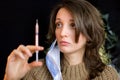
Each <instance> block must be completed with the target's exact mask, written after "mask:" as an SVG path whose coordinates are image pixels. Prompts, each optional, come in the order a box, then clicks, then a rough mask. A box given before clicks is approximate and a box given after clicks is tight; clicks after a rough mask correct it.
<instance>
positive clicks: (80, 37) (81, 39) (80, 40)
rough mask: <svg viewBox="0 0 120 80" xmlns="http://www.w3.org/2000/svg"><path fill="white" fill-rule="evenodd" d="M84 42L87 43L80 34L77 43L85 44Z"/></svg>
mask: <svg viewBox="0 0 120 80" xmlns="http://www.w3.org/2000/svg"><path fill="white" fill-rule="evenodd" d="M86 41H87V39H86V37H85V36H84V35H82V34H80V36H79V42H80V43H81V42H82V43H83V44H86Z"/></svg>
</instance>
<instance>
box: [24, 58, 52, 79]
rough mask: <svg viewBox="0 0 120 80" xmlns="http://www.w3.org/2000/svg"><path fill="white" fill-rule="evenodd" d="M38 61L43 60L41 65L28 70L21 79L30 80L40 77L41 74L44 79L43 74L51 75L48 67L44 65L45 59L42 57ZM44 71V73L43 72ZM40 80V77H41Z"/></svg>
mask: <svg viewBox="0 0 120 80" xmlns="http://www.w3.org/2000/svg"><path fill="white" fill-rule="evenodd" d="M40 61H42V62H43V65H42V66H40V67H35V68H33V69H32V70H30V71H29V72H28V73H27V74H26V75H25V77H24V78H23V80H31V79H35V80H36V79H41V76H42V77H44V80H46V79H45V76H46V78H48V77H51V75H50V73H49V71H48V68H47V66H46V63H45V60H44V59H41V60H40ZM43 73H44V74H43ZM41 80H42V79H41Z"/></svg>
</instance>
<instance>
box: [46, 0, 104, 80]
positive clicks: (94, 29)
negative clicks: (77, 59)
mask: <svg viewBox="0 0 120 80" xmlns="http://www.w3.org/2000/svg"><path fill="white" fill-rule="evenodd" d="M60 8H66V9H67V10H68V11H70V12H71V13H72V15H73V18H74V22H75V25H76V32H75V41H76V43H77V42H78V38H79V35H80V33H82V34H83V35H84V36H86V38H87V44H86V50H85V54H84V58H83V59H84V63H85V66H86V70H87V71H88V73H89V75H88V79H94V78H95V77H96V76H99V74H100V73H101V72H102V71H103V70H104V68H105V64H104V63H103V62H102V60H101V58H100V55H99V49H100V48H101V46H102V45H103V44H104V40H105V31H104V23H103V20H102V17H101V14H100V12H99V11H98V10H97V9H96V8H95V7H94V6H93V5H92V4H90V3H89V2H87V1H86V0H63V1H62V3H60V4H58V5H57V6H55V8H54V9H53V11H52V13H51V17H50V27H49V32H48V38H49V40H50V41H53V40H54V39H55V28H56V26H55V19H56V14H57V12H58V11H59V9H60Z"/></svg>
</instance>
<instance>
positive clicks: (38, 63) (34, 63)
mask: <svg viewBox="0 0 120 80" xmlns="http://www.w3.org/2000/svg"><path fill="white" fill-rule="evenodd" d="M42 65H43V62H41V61H39V62H36V61H33V62H32V63H29V69H32V68H34V67H37V66H42Z"/></svg>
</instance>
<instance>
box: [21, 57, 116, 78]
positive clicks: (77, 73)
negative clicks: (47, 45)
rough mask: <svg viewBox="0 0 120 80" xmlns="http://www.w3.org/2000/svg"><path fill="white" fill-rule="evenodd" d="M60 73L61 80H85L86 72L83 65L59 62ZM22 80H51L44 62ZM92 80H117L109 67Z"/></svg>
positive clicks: (113, 70)
mask: <svg viewBox="0 0 120 80" xmlns="http://www.w3.org/2000/svg"><path fill="white" fill-rule="evenodd" d="M61 63H62V64H61V72H62V77H63V80H86V78H87V76H88V72H87V71H86V69H85V65H84V63H80V64H77V65H70V64H69V63H68V62H67V60H65V59H63V60H62V61H61ZM22 80H53V79H52V76H51V74H50V72H49V71H48V69H47V67H46V65H45V61H43V65H42V66H41V67H35V68H34V69H32V70H31V71H29V72H28V73H27V74H26V75H25V77H24V78H23V79H22ZM93 80H118V73H117V72H116V70H115V69H114V68H113V67H111V66H106V67H105V69H104V71H103V72H102V73H101V74H100V76H98V77H96V78H95V79H93Z"/></svg>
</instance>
